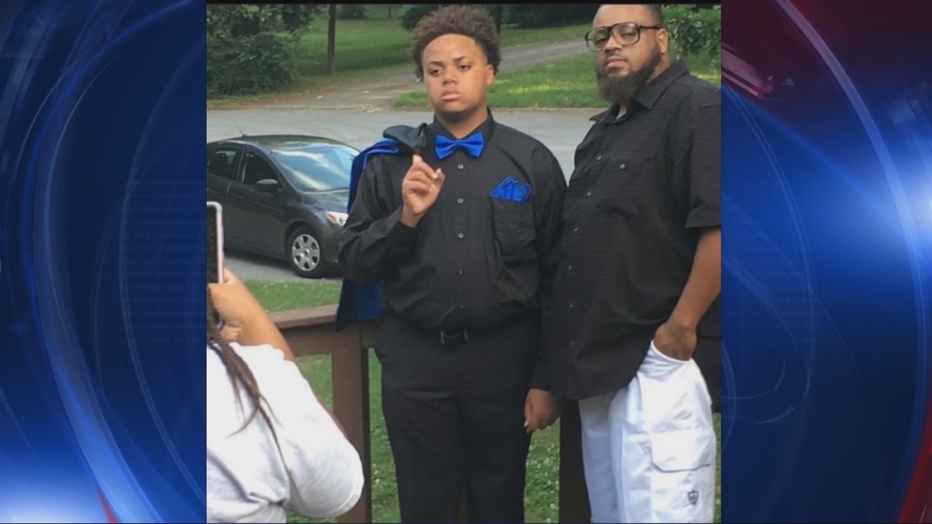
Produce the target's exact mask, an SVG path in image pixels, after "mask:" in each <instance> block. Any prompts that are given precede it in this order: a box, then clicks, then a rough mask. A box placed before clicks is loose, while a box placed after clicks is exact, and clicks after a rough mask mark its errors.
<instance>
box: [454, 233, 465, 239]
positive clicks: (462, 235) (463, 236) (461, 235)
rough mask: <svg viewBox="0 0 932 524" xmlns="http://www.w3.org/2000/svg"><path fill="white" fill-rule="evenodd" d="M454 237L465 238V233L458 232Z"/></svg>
mask: <svg viewBox="0 0 932 524" xmlns="http://www.w3.org/2000/svg"><path fill="white" fill-rule="evenodd" d="M456 238H459V239H464V238H466V235H464V234H462V233H460V234H458V235H456Z"/></svg>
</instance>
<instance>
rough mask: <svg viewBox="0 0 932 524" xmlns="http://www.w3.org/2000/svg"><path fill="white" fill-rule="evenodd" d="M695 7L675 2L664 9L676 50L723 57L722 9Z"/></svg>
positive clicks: (680, 52)
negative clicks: (675, 3)
mask: <svg viewBox="0 0 932 524" xmlns="http://www.w3.org/2000/svg"><path fill="white" fill-rule="evenodd" d="M715 7H716V8H713V9H694V8H692V7H690V6H684V5H673V6H668V7H665V8H664V10H663V18H664V25H666V26H667V31H669V32H670V38H671V39H672V40H673V43H674V52H676V53H678V54H680V55H682V56H686V55H709V56H711V57H712V58H713V59H719V60H720V59H721V53H722V11H721V9H718V7H719V6H715Z"/></svg>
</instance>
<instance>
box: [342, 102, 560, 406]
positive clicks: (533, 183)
mask: <svg viewBox="0 0 932 524" xmlns="http://www.w3.org/2000/svg"><path fill="white" fill-rule="evenodd" d="M474 133H481V134H482V136H483V140H484V143H485V145H484V147H483V149H482V152H481V154H480V156H479V157H478V158H474V157H473V156H471V155H470V154H469V153H468V152H466V151H464V150H463V149H456V150H455V151H454V152H453V154H452V155H450V156H449V157H446V158H445V159H443V160H440V159H438V157H437V154H436V152H435V150H434V143H435V139H436V137H437V136H438V135H443V136H445V137H447V138H449V139H453V138H454V137H453V136H452V135H451V134H450V133H449V131H447V130H446V129H444V127H443V126H442V125H441V124H440V123H439V122H437V121H436V119H435V120H434V122H433V123H432V124H431V125H430V126H428V128H427V144H428V147H427V148H426V149H427V150H426V151H424V152H423V155H422V157H423V159H424V161H425V162H427V164H428V165H430V166H431V167H433V168H441V169H442V170H443V173H444V175H445V181H444V184H443V187H442V189H441V191H440V195H439V196H438V199H437V201H436V202H435V203H434V205H433V206H432V207H431V208H430V209H429V210H428V211H427V213H426V214H425V215H424V217H423V218H422V219H421V221H420V222H419V223H418V225H417V227H416V228H409V227H407V226H405V225H404V224H402V223H401V221H400V217H401V208H402V204H403V200H402V196H401V183H402V181H403V180H404V177H405V174H406V173H407V171H408V169H409V168H410V167H411V163H412V159H411V157H410V156H409V155H382V156H377V157H374V158H373V159H372V160H370V162H369V164H368V165H367V166H366V169H365V171H364V172H363V174H362V176H361V178H360V182H359V188H358V190H357V195H356V199H355V200H354V202H353V206H352V209H351V210H350V213H349V218H348V219H347V221H346V225H345V226H344V228H343V232H342V235H341V239H340V244H341V245H340V262H341V265H342V266H343V268H344V270H345V271H346V276H347V278H349V279H351V280H352V281H354V282H356V283H371V282H375V281H379V280H382V281H383V282H384V285H385V293H384V296H383V302H384V305H385V308H386V311H387V313H388V314H391V315H393V316H395V317H397V318H400V319H402V320H404V321H406V322H407V323H409V324H411V325H413V326H414V327H417V328H420V329H422V330H424V331H427V332H432V333H436V334H438V335H439V333H440V332H441V331H444V332H445V333H448V334H458V333H460V332H462V331H463V330H466V331H467V332H469V333H470V338H471V339H473V338H475V336H476V335H481V334H487V333H490V332H494V331H496V330H498V329H501V328H503V327H505V326H508V325H510V324H513V323H516V322H520V321H524V320H527V319H531V318H533V319H535V320H537V321H539V320H540V318H541V314H542V313H541V312H542V310H544V309H545V308H546V307H547V303H548V299H549V295H550V290H551V285H552V282H553V274H554V271H555V268H556V263H557V253H556V250H557V244H558V240H559V235H560V219H561V213H562V206H563V197H564V193H565V191H566V179H565V178H564V176H563V171H562V170H561V169H560V164H559V163H558V162H557V160H556V158H555V157H554V156H553V154H552V153H551V152H550V150H549V149H547V147H546V146H544V145H543V144H541V143H540V142H538V141H537V140H535V139H533V138H531V137H530V136H528V135H526V134H524V133H521V132H519V131H517V130H515V129H512V128H510V127H508V126H505V125H502V124H500V123H496V122H495V121H494V119H493V118H492V116H491V112H490V113H489V118H488V119H487V120H486V121H485V122H484V123H483V124H482V125H481V126H479V128H478V129H476V130H475V131H474V132H473V133H469V134H468V135H467V136H471V135H473V134H474ZM509 178H511V179H513V180H514V182H515V184H517V185H519V186H524V185H527V189H528V190H530V193H529V196H527V197H526V198H521V197H519V196H518V195H517V192H514V194H511V197H510V198H502V197H501V195H500V196H493V192H494V191H495V189H496V188H497V187H498V186H499V185H500V184H502V183H503V182H505V181H506V180H507V179H509ZM505 196H507V195H505ZM438 341H439V336H438ZM529 343H535V344H539V343H540V341H529ZM540 355H541V357H540V360H539V362H538V366H537V369H535V370H534V375H533V379H532V386H533V387H538V388H541V389H549V384H548V378H547V377H548V375H549V369H550V368H549V365H548V364H547V355H546V347H542V348H541V353H540Z"/></svg>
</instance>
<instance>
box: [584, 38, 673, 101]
mask: <svg viewBox="0 0 932 524" xmlns="http://www.w3.org/2000/svg"><path fill="white" fill-rule="evenodd" d="M660 60H661V55H660V49H655V50H654V52H653V53H652V54H651V55H650V58H648V59H647V62H646V63H645V64H644V66H643V67H641V68H640V69H638V70H637V71H631V72H630V73H628V74H627V75H625V76H622V77H610V76H608V73H607V72H606V71H605V69H603V68H601V67H599V66H596V68H595V77H596V81H597V82H598V85H599V96H600V97H601V98H602V99H603V100H605V101H606V102H610V103H612V104H620V105H622V106H626V105H628V103H629V102H630V101H631V100H632V99H633V98H634V96H635V95H637V93H638V91H640V90H641V87H643V86H644V83H646V82H647V79H649V78H650V77H651V75H653V74H654V71H656V70H657V66H659V65H660Z"/></svg>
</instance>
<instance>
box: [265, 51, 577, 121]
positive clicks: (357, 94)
mask: <svg viewBox="0 0 932 524" xmlns="http://www.w3.org/2000/svg"><path fill="white" fill-rule="evenodd" d="M587 53H589V51H588V49H587V48H586V44H585V42H583V39H582V36H580V37H579V38H574V39H571V40H562V41H558V42H550V43H545V44H528V45H521V46H514V47H506V48H503V49H502V63H501V66H500V68H499V73H508V72H512V71H517V70H520V69H526V68H528V67H531V66H535V65H538V64H543V63H546V62H553V61H555V60H560V59H563V58H571V57H574V56H579V55H583V54H587ZM415 80H416V78H415V76H414V66H413V65H412V66H411V68H410V70H409V71H406V72H404V73H398V74H392V75H386V76H383V77H381V78H380V79H378V80H375V81H366V82H360V83H357V84H354V85H349V86H340V88H339V89H335V90H331V91H329V92H323V93H313V94H304V93H302V94H297V95H295V96H288V97H285V98H283V99H280V100H275V101H270V102H266V103H262V104H261V107H263V108H277V109H356V110H359V109H388V108H390V107H391V105H392V101H394V99H395V98H397V97H398V96H399V95H403V94H404V93H407V92H408V91H414V90H418V89H421V86H420V85H419V84H417V83H415Z"/></svg>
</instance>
